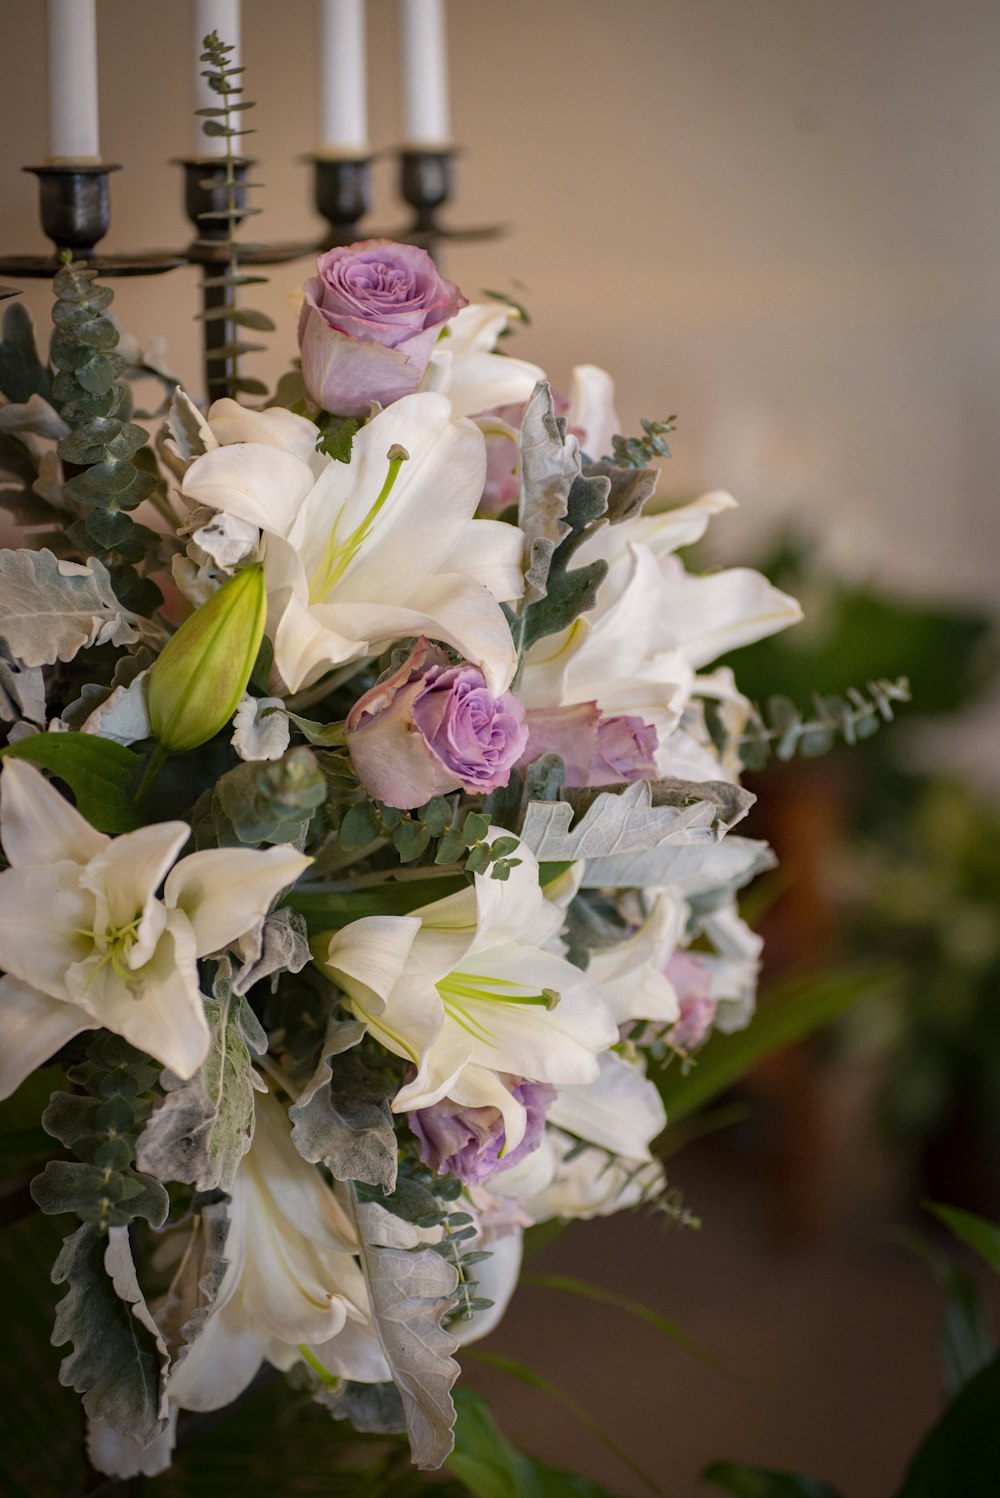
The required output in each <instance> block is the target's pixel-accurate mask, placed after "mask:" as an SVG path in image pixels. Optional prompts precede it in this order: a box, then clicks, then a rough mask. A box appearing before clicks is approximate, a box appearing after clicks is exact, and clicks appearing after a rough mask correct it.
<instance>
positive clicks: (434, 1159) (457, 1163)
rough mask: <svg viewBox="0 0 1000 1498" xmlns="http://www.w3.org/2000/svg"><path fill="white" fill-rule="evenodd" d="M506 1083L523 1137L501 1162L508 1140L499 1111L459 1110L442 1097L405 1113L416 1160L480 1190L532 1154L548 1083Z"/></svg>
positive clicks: (550, 1096)
mask: <svg viewBox="0 0 1000 1498" xmlns="http://www.w3.org/2000/svg"><path fill="white" fill-rule="evenodd" d="M511 1082H513V1079H511ZM508 1085H509V1086H510V1091H511V1094H512V1096H514V1097H515V1098H516V1099H517V1101H518V1102H519V1103H523V1104H524V1108H525V1111H526V1113H527V1115H528V1120H527V1124H526V1126H525V1130H524V1138H523V1139H522V1140H521V1143H520V1144H519V1145H518V1146H517V1148H516V1149H512V1150H511V1151H510V1153H509V1154H507V1155H504V1156H503V1158H502V1159H501V1157H500V1151H501V1150H502V1149H503V1147H504V1144H505V1143H506V1137H507V1136H506V1134H505V1133H504V1123H503V1115H502V1113H501V1112H500V1110H499V1108H469V1107H463V1106H462V1104H461V1103H455V1102H452V1100H451V1099H450V1098H444V1099H442V1101H441V1102H440V1103H432V1104H431V1106H430V1107H429V1108H418V1109H417V1110H416V1112H414V1113H411V1114H410V1115H409V1119H410V1128H411V1129H412V1130H413V1132H414V1134H416V1136H417V1138H418V1139H419V1140H420V1158H421V1160H422V1161H423V1162H424V1164H425V1165H429V1166H430V1168H431V1169H432V1170H434V1171H435V1172H436V1173H437V1174H438V1175H439V1176H443V1175H453V1176H454V1177H455V1178H456V1180H459V1181H463V1182H464V1183H465V1185H467V1186H479V1185H481V1184H482V1182H483V1181H488V1180H490V1179H491V1178H492V1177H493V1176H495V1175H497V1174H498V1173H499V1172H500V1171H502V1170H508V1169H509V1168H510V1166H512V1165H516V1164H517V1163H518V1161H519V1160H523V1159H524V1157H525V1156H526V1155H530V1154H531V1153H532V1151H533V1150H536V1149H537V1148H538V1145H539V1142H540V1140H541V1137H542V1132H543V1130H544V1128H545V1115H546V1113H547V1112H548V1110H549V1108H550V1107H551V1106H552V1103H553V1102H554V1101H555V1096H556V1089H555V1088H554V1087H550V1086H549V1084H548V1083H547V1082H527V1081H521V1082H517V1083H514V1084H513V1085H510V1084H508Z"/></svg>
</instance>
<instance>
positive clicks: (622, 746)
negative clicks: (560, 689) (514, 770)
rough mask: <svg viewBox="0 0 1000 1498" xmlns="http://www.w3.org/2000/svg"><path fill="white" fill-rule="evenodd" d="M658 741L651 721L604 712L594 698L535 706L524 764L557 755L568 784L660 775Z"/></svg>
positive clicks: (606, 782)
mask: <svg viewBox="0 0 1000 1498" xmlns="http://www.w3.org/2000/svg"><path fill="white" fill-rule="evenodd" d="M658 744H659V736H658V734H657V732H656V729H655V728H654V727H653V726H652V724H651V723H644V722H643V720H642V719H641V718H637V717H635V716H633V715H632V714H622V715H619V716H615V717H605V716H604V715H603V713H601V711H600V709H599V708H598V706H597V703H596V702H575V703H572V704H571V705H570V706H568V707H551V708H550V707H539V708H531V709H530V710H529V712H528V746H527V748H526V750H525V752H524V754H523V755H522V757H521V764H522V765H527V764H530V763H531V761H532V760H534V759H538V758H539V756H540V755H542V754H558V755H559V758H560V759H561V760H562V761H563V764H564V765H565V768H566V784H567V785H624V784H627V783H630V782H631V781H633V780H655V779H656V776H657V774H658V773H659V772H658V771H657V768H656V750H657V747H658Z"/></svg>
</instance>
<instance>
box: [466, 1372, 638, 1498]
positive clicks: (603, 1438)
mask: <svg viewBox="0 0 1000 1498" xmlns="http://www.w3.org/2000/svg"><path fill="white" fill-rule="evenodd" d="M465 1356H466V1357H468V1358H472V1359H473V1360H474V1361H475V1362H477V1363H485V1364H486V1365H487V1367H490V1368H497V1369H498V1370H499V1371H500V1372H501V1373H507V1374H509V1375H510V1377H511V1378H516V1379H518V1380H519V1381H520V1382H521V1383H523V1384H527V1385H528V1387H529V1388H532V1389H537V1390H538V1391H539V1393H541V1394H546V1395H547V1396H548V1397H549V1398H550V1399H552V1400H554V1401H555V1403H556V1404H558V1405H561V1406H562V1408H563V1409H564V1410H566V1411H567V1412H568V1413H569V1414H570V1415H572V1416H573V1418H574V1419H575V1420H578V1421H579V1422H580V1424H581V1425H583V1426H584V1427H585V1428H586V1429H587V1430H588V1431H589V1432H590V1434H591V1435H592V1436H593V1437H594V1438H595V1440H598V1441H600V1443H601V1445H602V1446H604V1447H606V1448H607V1450H608V1451H610V1452H611V1453H612V1455H613V1456H616V1457H617V1458H618V1460H619V1461H620V1462H621V1463H622V1465H623V1466H624V1467H627V1468H628V1470H629V1471H630V1472H631V1473H632V1474H633V1475H634V1476H635V1477H638V1478H639V1480H640V1482H642V1483H643V1484H644V1485H645V1486H646V1487H647V1488H649V1490H650V1492H652V1493H660V1492H662V1489H661V1488H660V1486H659V1484H658V1483H657V1482H655V1481H654V1479H653V1478H652V1477H650V1475H649V1473H648V1472H644V1471H643V1469H642V1467H640V1466H639V1464H638V1462H636V1461H635V1460H634V1458H633V1457H631V1456H630V1455H629V1453H628V1452H627V1451H626V1450H625V1448H624V1446H622V1445H621V1443H620V1442H619V1441H616V1440H615V1438H614V1436H612V1435H610V1434H609V1433H608V1431H606V1430H605V1429H604V1427H603V1426H602V1425H600V1424H599V1423H598V1422H597V1421H596V1420H595V1419H594V1417H593V1416H592V1415H591V1414H589V1413H588V1412H587V1410H585V1409H584V1408H583V1406H582V1405H581V1404H578V1403H577V1401H576V1400H575V1399H573V1398H572V1396H571V1395H569V1394H566V1393H564V1392H563V1390H562V1389H559V1388H557V1387H556V1385H555V1384H553V1383H550V1382H549V1380H548V1379H547V1378H543V1376H542V1375H541V1374H540V1373H536V1372H535V1370H534V1369H533V1368H527V1367H525V1365H524V1364H523V1363H518V1362H515V1360H514V1359H513V1358H508V1357H503V1356H502V1355H501V1354H500V1353H498V1352H485V1351H484V1350H483V1349H482V1348H480V1347H476V1348H473V1349H471V1350H469V1349H467V1350H466V1352H465Z"/></svg>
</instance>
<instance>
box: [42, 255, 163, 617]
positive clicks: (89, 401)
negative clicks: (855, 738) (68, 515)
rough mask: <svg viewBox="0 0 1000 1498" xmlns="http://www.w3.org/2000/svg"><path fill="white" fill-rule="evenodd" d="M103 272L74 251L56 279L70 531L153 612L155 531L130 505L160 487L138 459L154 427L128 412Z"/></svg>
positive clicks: (56, 352)
mask: <svg viewBox="0 0 1000 1498" xmlns="http://www.w3.org/2000/svg"><path fill="white" fill-rule="evenodd" d="M96 279H97V272H96V271H95V270H91V269H90V268H89V267H88V266H86V265H83V264H74V262H73V261H72V260H71V259H70V257H69V254H68V252H67V253H66V254H65V255H64V256H63V265H62V266H61V268H60V269H59V271H58V272H57V273H56V276H55V278H54V280H53V282H52V289H53V292H54V293H55V298H56V300H55V305H54V306H53V308H52V321H53V323H54V324H55V329H54V332H53V335H52V346H51V358H52V364H53V366H54V369H55V374H54V378H53V381H52V400H53V402H54V404H55V405H56V407H57V409H58V410H59V413H60V415H61V416H62V418H63V420H64V421H65V422H66V424H67V426H68V427H69V428H70V431H69V432H68V433H67V435H66V436H65V437H63V439H62V441H61V442H60V443H59V446H58V448H57V449H56V450H57V452H58V454H59V456H60V458H62V460H63V462H64V463H65V464H67V465H70V471H71V476H70V477H69V478H68V479H67V481H66V487H65V493H66V496H67V498H68V499H70V500H72V501H73V503H74V505H75V506H76V508H77V509H78V510H82V511H83V512H84V514H83V517H82V519H80V520H77V521H75V522H74V523H73V524H72V525H71V526H70V527H69V528H68V530H67V532H66V534H67V537H68V539H69V540H70V541H71V542H72V543H73V545H74V546H77V547H79V549H80V550H81V551H82V552H83V553H84V554H86V555H89V556H95V557H99V558H100V559H101V561H102V562H103V563H104V564H105V566H106V567H107V569H108V571H109V573H110V574H111V580H112V584H113V586H114V590H115V594H116V595H117V597H118V598H119V600H120V601H121V602H122V603H124V604H125V605H126V606H127V607H128V608H130V609H133V610H137V611H138V612H140V613H146V614H149V613H151V612H152V610H153V609H154V608H156V607H157V606H158V604H160V603H162V601H163V598H162V595H161V593H160V591H159V589H158V588H157V587H156V586H155V584H154V583H152V582H150V580H149V579H148V578H147V577H144V576H142V575H141V574H142V568H143V564H144V563H146V562H147V561H148V559H149V558H150V557H151V555H152V554H153V551H154V548H155V546H156V537H155V535H154V533H153V532H152V531H151V530H149V529H148V528H147V527H146V526H143V525H137V524H136V523H135V521H134V520H133V519H132V516H131V515H130V514H129V511H131V510H134V509H135V508H136V506H137V505H139V504H141V503H142V501H143V500H144V499H149V498H150V497H151V496H152V495H153V494H154V493H155V492H156V490H157V488H158V486H159V480H158V479H157V478H156V476H155V473H151V472H150V471H149V469H148V468H145V467H139V466H138V464H137V463H136V462H135V461H134V459H135V457H136V455H137V454H138V453H139V452H140V451H141V450H142V449H143V448H144V447H145V446H146V443H147V442H148V440H149V434H148V433H147V432H146V430H145V428H144V427H141V426H139V425H138V424H137V423H135V422H132V421H128V420H126V419H124V417H123V414H122V413H123V412H127V409H128V388H127V386H126V385H125V384H124V382H123V381H122V380H121V379H120V378H119V377H120V376H121V375H122V374H123V373H124V371H125V367H126V360H125V359H124V358H123V357H122V355H121V354H117V353H115V349H116V348H117V346H118V329H117V328H116V327H115V324H114V323H113V322H112V320H111V318H110V317H105V316H104V315H103V313H104V311H105V309H106V308H107V307H109V306H110V304H111V300H112V297H113V292H112V291H111V288H110V287H108V286H97V285H96V284H95V282H96Z"/></svg>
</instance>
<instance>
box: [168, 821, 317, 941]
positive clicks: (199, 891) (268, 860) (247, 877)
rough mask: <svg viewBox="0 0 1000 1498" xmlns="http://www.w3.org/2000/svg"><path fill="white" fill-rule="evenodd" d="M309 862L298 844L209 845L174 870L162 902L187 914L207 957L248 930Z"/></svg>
mask: <svg viewBox="0 0 1000 1498" xmlns="http://www.w3.org/2000/svg"><path fill="white" fill-rule="evenodd" d="M310 863H312V859H311V858H307V857H306V855H305V854H304V853H298V852H296V850H295V849H294V848H285V847H276V848H267V849H265V850H264V851H263V852H257V851H256V850H255V849H253V848H207V849H205V850H204V851H203V852H201V853H190V854H189V855H188V856H187V858H182V859H181V861H180V863H178V864H177V865H176V866H175V867H174V868H173V869H172V870H171V872H170V874H169V875H168V877H167V882H166V885H165V886H164V891H163V899H164V904H165V905H166V906H167V909H168V910H173V909H177V910H182V911H183V912H184V914H185V915H186V916H187V919H188V921H189V922H190V924H191V929H192V931H193V933H194V940H195V949H196V951H197V954H198V956H199V957H207V956H208V954H209V953H210V952H219V951H221V950H222V948H223V947H226V946H228V945H229V943H230V942H231V941H235V940H236V938H237V937H238V936H242V935H243V933H244V932H245V931H249V930H250V929H251V927H252V926H254V925H255V924H256V922H257V921H258V920H259V919H260V918H261V916H263V915H266V914H267V911H268V909H269V908H270V905H271V902H272V901H273V900H274V899H275V898H276V897H277V896H278V895H279V894H280V893H281V891H282V890H283V889H285V888H286V887H287V886H288V885H290V884H294V883H295V881H296V879H297V878H298V877H299V875H300V874H301V873H302V872H303V870H304V869H306V868H308V867H309V865H310Z"/></svg>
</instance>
